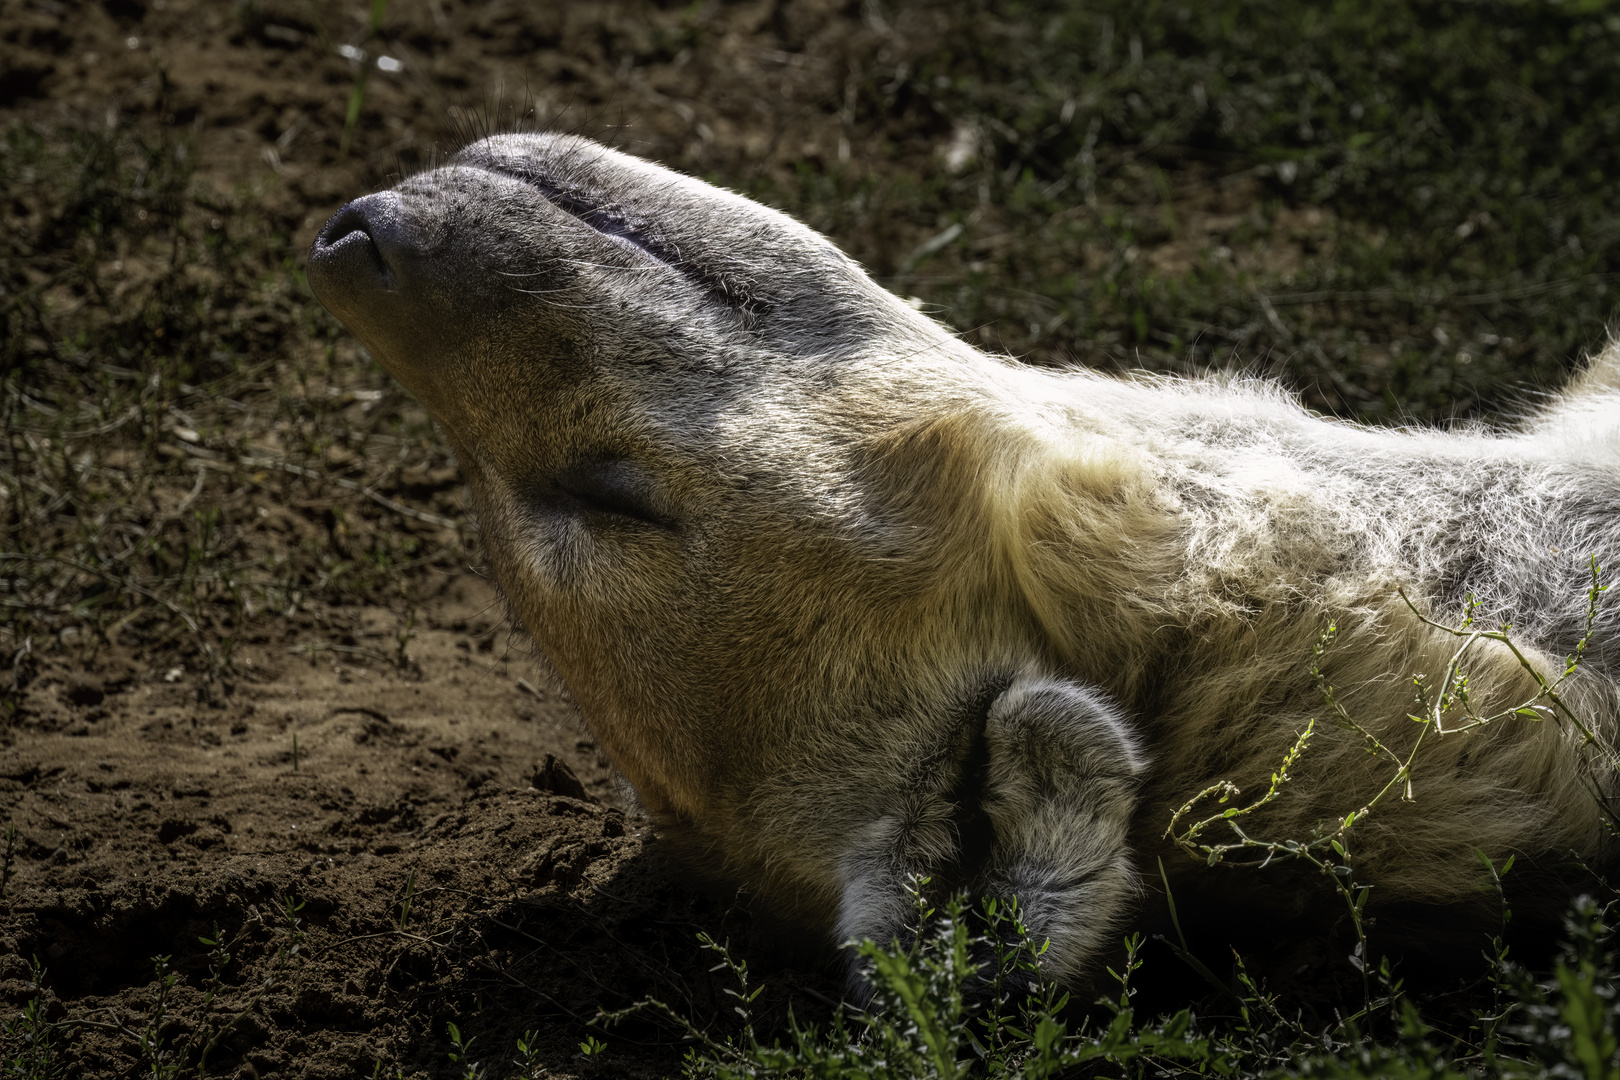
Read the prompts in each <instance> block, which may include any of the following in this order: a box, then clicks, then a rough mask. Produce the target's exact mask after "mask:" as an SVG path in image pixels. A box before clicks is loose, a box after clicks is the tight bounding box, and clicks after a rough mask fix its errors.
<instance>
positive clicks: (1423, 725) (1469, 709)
mask: <svg viewBox="0 0 1620 1080" xmlns="http://www.w3.org/2000/svg"><path fill="white" fill-rule="evenodd" d="M1590 568H1591V584H1590V585H1589V586H1588V590H1587V608H1586V625H1585V630H1584V632H1583V633H1582V635H1581V637H1580V639H1579V640H1578V641H1577V643H1576V645H1575V648H1574V650H1573V652H1571V654H1570V655H1569V656H1568V657H1567V658H1566V659H1565V662H1564V667H1563V670H1562V671H1561V672H1560V673H1559V674H1558V675H1557V676H1556V677H1553V678H1550V679H1549V678H1548V677H1547V676H1546V675H1544V674H1543V673H1542V672H1541V671H1539V670H1538V669H1537V668H1536V667H1535V665H1534V664H1532V663H1531V662H1530V659H1529V658H1528V657H1527V656H1525V654H1524V652H1523V651H1522V650H1520V649H1519V647H1518V646H1517V645H1516V644H1515V643H1514V642H1513V640H1512V638H1511V636H1510V635H1509V633H1508V628H1507V627H1502V628H1500V629H1495V630H1492V629H1486V628H1484V627H1480V626H1477V625H1476V624H1475V622H1474V613H1475V611H1476V610H1477V608H1478V603H1477V601H1476V600H1475V599H1474V598H1473V597H1472V596H1470V597H1468V599H1467V602H1466V604H1465V607H1464V614H1463V618H1462V622H1461V625H1460V626H1456V627H1452V626H1447V625H1445V624H1443V623H1439V622H1436V621H1434V620H1433V619H1431V618H1429V617H1428V616H1426V615H1424V614H1423V613H1422V612H1420V611H1419V610H1418V609H1417V607H1416V606H1415V605H1413V604H1412V602H1411V600H1410V599H1408V598H1407V596H1406V594H1405V593H1404V592H1403V593H1401V599H1402V600H1404V601H1406V604H1407V606H1408V607H1409V608H1410V609H1411V611H1412V612H1413V614H1414V615H1416V616H1417V617H1418V618H1419V619H1420V620H1421V621H1422V622H1423V623H1424V624H1425V625H1427V626H1431V627H1434V628H1436V629H1439V630H1442V631H1444V632H1446V633H1448V634H1451V635H1453V636H1454V637H1456V638H1458V639H1460V641H1459V644H1458V646H1457V648H1456V650H1455V651H1454V652H1453V653H1452V655H1451V657H1450V659H1449V660H1448V662H1447V664H1446V669H1445V672H1444V674H1443V676H1442V677H1441V679H1440V682H1439V686H1438V688H1435V687H1433V686H1431V684H1430V680H1429V679H1428V678H1427V677H1426V676H1425V675H1423V674H1419V675H1417V676H1415V677H1414V679H1413V682H1414V685H1415V687H1416V692H1417V698H1416V700H1417V702H1418V704H1419V706H1420V708H1421V715H1413V716H1412V717H1411V719H1412V720H1413V721H1414V722H1416V723H1417V724H1418V725H1419V729H1418V734H1417V737H1416V739H1414V740H1413V743H1412V747H1411V749H1410V750H1408V751H1406V752H1405V753H1400V752H1398V751H1396V750H1395V749H1393V748H1391V747H1390V746H1388V745H1387V744H1386V743H1385V742H1384V741H1382V740H1381V739H1379V738H1378V736H1377V735H1376V734H1374V733H1373V732H1372V731H1371V730H1370V729H1368V728H1367V727H1366V726H1365V725H1363V724H1362V723H1361V722H1360V721H1358V720H1356V719H1355V717H1353V716H1352V715H1351V714H1350V712H1349V711H1348V710H1347V709H1346V708H1345V707H1344V705H1343V704H1342V703H1341V702H1340V701H1339V698H1338V694H1337V692H1336V691H1335V689H1334V687H1333V686H1332V684H1330V683H1329V682H1328V680H1327V678H1326V676H1325V675H1324V674H1323V673H1322V668H1321V661H1322V657H1323V656H1324V655H1325V654H1326V653H1327V651H1328V649H1329V648H1330V647H1331V646H1332V644H1333V642H1334V640H1335V638H1336V636H1337V634H1338V628H1337V626H1335V625H1333V624H1331V623H1330V624H1329V625H1328V627H1327V629H1325V630H1324V631H1323V632H1322V635H1321V638H1320V639H1319V640H1318V641H1317V642H1316V644H1315V645H1314V646H1313V648H1312V661H1311V669H1310V670H1311V674H1312V675H1313V676H1314V677H1315V679H1316V681H1317V685H1318V687H1319V688H1320V690H1321V693H1322V699H1323V701H1324V702H1325V703H1326V705H1327V707H1328V709H1329V710H1330V711H1331V713H1332V715H1333V716H1334V719H1335V720H1336V722H1337V723H1338V725H1339V726H1340V727H1341V728H1343V729H1345V730H1346V731H1350V732H1354V733H1355V734H1357V735H1359V736H1361V737H1362V738H1363V739H1365V740H1366V743H1367V747H1368V750H1369V751H1370V752H1371V753H1373V754H1375V755H1376V756H1377V757H1379V758H1381V759H1383V760H1384V761H1386V762H1387V763H1389V764H1390V765H1391V766H1392V767H1393V770H1392V772H1391V774H1390V777H1389V780H1388V781H1387V782H1386V783H1385V784H1384V785H1383V787H1381V788H1380V789H1379V790H1378V792H1377V793H1376V794H1375V795H1374V796H1373V797H1372V798H1371V799H1369V800H1368V801H1367V803H1366V804H1365V805H1363V806H1361V807H1359V808H1356V809H1352V810H1350V811H1348V812H1347V813H1345V814H1344V815H1343V816H1342V817H1340V818H1339V819H1338V820H1337V821H1336V822H1333V823H1330V824H1326V825H1323V826H1320V827H1318V828H1317V829H1316V830H1315V832H1314V833H1313V834H1312V835H1311V836H1310V837H1308V838H1296V837H1283V838H1280V839H1268V838H1264V837H1260V836H1256V835H1253V834H1252V833H1251V832H1249V831H1248V826H1247V825H1246V819H1249V818H1251V817H1252V816H1254V815H1255V814H1256V813H1257V812H1258V811H1260V810H1262V809H1263V808H1265V807H1266V806H1268V805H1270V804H1271V803H1273V802H1275V801H1276V800H1277V799H1279V798H1281V797H1282V795H1283V792H1284V789H1285V787H1286V785H1287V784H1288V783H1289V781H1290V779H1291V774H1290V772H1289V770H1290V769H1291V768H1292V767H1293V766H1294V765H1295V763H1296V762H1297V761H1298V760H1299V758H1300V756H1301V755H1302V754H1304V753H1305V751H1306V749H1307V748H1308V747H1309V746H1310V742H1311V739H1312V737H1313V735H1314V734H1315V731H1316V721H1315V720H1311V721H1310V722H1308V723H1307V724H1306V725H1305V729H1304V730H1303V731H1301V732H1300V733H1299V736H1298V737H1297V738H1296V740H1295V741H1294V744H1293V745H1292V746H1291V747H1289V749H1288V751H1287V753H1286V754H1285V755H1284V756H1283V760H1282V763H1281V765H1279V766H1278V768H1277V770H1276V771H1275V772H1273V773H1272V774H1271V782H1270V785H1269V786H1268V787H1267V789H1266V791H1265V793H1264V794H1262V795H1261V796H1260V797H1259V798H1257V799H1255V800H1254V801H1253V802H1250V803H1248V804H1246V805H1238V806H1228V807H1226V809H1223V810H1220V811H1217V812H1216V813H1214V814H1211V815H1210V816H1207V817H1204V818H1201V819H1199V820H1196V821H1192V822H1189V823H1187V824H1185V825H1183V824H1182V822H1183V819H1184V818H1186V817H1188V816H1189V815H1190V814H1192V813H1193V811H1194V808H1195V807H1197V806H1199V804H1201V803H1202V802H1204V801H1205V800H1207V799H1210V798H1214V799H1215V800H1216V803H1217V804H1218V805H1219V804H1225V803H1227V802H1229V801H1230V800H1232V799H1234V798H1236V797H1238V796H1240V795H1241V794H1242V792H1241V791H1239V790H1238V788H1237V787H1236V786H1235V785H1234V784H1232V783H1230V782H1229V781H1221V782H1220V783H1217V784H1213V785H1211V786H1210V787H1207V788H1205V789H1204V790H1203V791H1200V792H1199V793H1198V794H1196V795H1194V796H1193V797H1192V798H1191V799H1189V800H1188V801H1187V802H1186V803H1185V804H1183V805H1182V806H1181V807H1180V808H1179V809H1177V810H1176V812H1175V813H1174V814H1173V815H1171V818H1170V825H1169V827H1168V828H1167V829H1166V830H1165V835H1166V836H1167V837H1168V838H1170V839H1172V840H1174V841H1175V843H1176V844H1177V845H1179V846H1180V847H1181V848H1182V849H1183V850H1185V851H1186V852H1188V853H1189V854H1190V855H1192V856H1194V857H1195V858H1199V859H1202V860H1203V861H1205V862H1206V863H1208V864H1209V865H1210V866H1214V865H1216V864H1217V863H1220V862H1222V861H1227V860H1229V859H1230V857H1231V856H1233V855H1237V854H1241V855H1243V856H1245V857H1246V858H1247V859H1248V860H1250V861H1252V862H1253V863H1255V864H1256V865H1258V866H1266V865H1268V864H1270V863H1274V862H1283V861H1287V860H1299V861H1302V862H1305V863H1308V864H1309V865H1311V866H1312V867H1314V868H1315V869H1316V870H1318V871H1320V872H1321V873H1322V874H1323V875H1324V876H1325V877H1326V878H1327V879H1328V880H1329V881H1330V882H1332V884H1333V887H1334V889H1335V890H1337V892H1338V894H1339V896H1340V898H1341V899H1342V900H1343V901H1344V904H1345V908H1346V911H1347V912H1348V914H1349V916H1350V921H1351V926H1352V927H1353V929H1354V931H1355V935H1356V945H1355V950H1354V952H1353V953H1352V954H1351V962H1352V963H1353V964H1354V965H1355V967H1356V969H1357V970H1358V971H1359V972H1360V974H1361V978H1362V990H1363V1007H1362V1012H1361V1013H1358V1014H1356V1016H1355V1017H1352V1019H1353V1020H1354V1019H1359V1018H1360V1017H1361V1016H1362V1015H1365V1014H1366V1013H1369V1012H1371V1011H1372V1010H1373V1009H1375V1008H1383V1007H1387V1006H1389V1005H1390V1004H1392V1003H1393V1001H1394V997H1395V995H1394V987H1393V984H1391V983H1390V981H1389V972H1388V968H1387V963H1385V964H1383V965H1380V966H1379V967H1377V968H1375V967H1374V966H1373V965H1372V962H1371V957H1370V955H1369V954H1368V951H1367V928H1366V921H1365V919H1366V907H1367V900H1368V898H1369V896H1370V895H1371V889H1370V887H1368V886H1366V885H1362V884H1359V883H1358V882H1357V881H1356V880H1355V873H1354V867H1353V861H1352V858H1351V854H1350V837H1351V834H1352V831H1353V830H1354V829H1355V827H1356V825H1357V823H1358V822H1364V821H1366V820H1367V819H1368V818H1369V817H1371V816H1372V815H1373V814H1374V813H1375V812H1376V811H1377V808H1378V807H1379V805H1380V804H1382V803H1384V802H1385V801H1386V800H1388V799H1390V798H1400V799H1405V800H1410V799H1412V797H1413V782H1414V776H1415V774H1416V770H1417V763H1418V759H1419V755H1420V754H1421V753H1422V751H1423V749H1424V746H1425V744H1426V743H1428V742H1430V741H1432V740H1438V739H1442V738H1445V737H1446V736H1455V735H1458V734H1461V733H1463V732H1468V731H1473V730H1476V729H1478V728H1482V727H1485V726H1487V725H1491V724H1499V723H1504V722H1507V721H1510V720H1514V719H1517V720H1519V721H1521V722H1523V721H1543V720H1547V719H1553V718H1556V719H1559V720H1563V721H1566V722H1568V723H1569V724H1570V725H1571V726H1573V727H1574V728H1575V729H1576V730H1577V731H1579V732H1580V733H1581V734H1582V736H1583V737H1584V739H1585V744H1586V746H1588V747H1591V748H1594V749H1595V751H1596V752H1597V753H1598V754H1600V755H1601V756H1602V757H1603V758H1604V759H1605V763H1606V765H1607V767H1608V769H1609V770H1610V771H1611V772H1613V771H1615V770H1616V769H1620V759H1617V758H1616V755H1615V751H1614V749H1613V748H1612V747H1610V746H1609V745H1608V744H1607V743H1606V742H1605V741H1603V740H1602V739H1601V738H1600V737H1599V736H1598V735H1597V733H1595V732H1594V731H1593V730H1592V729H1591V728H1590V727H1589V726H1588V725H1587V724H1586V723H1585V722H1584V721H1583V720H1582V719H1581V718H1580V717H1579V716H1577V715H1576V714H1575V713H1574V712H1573V711H1571V709H1570V708H1569V706H1568V705H1567V704H1566V703H1565V701H1564V699H1563V697H1562V696H1561V695H1560V693H1559V691H1560V690H1561V689H1562V687H1563V686H1564V684H1565V682H1567V681H1568V680H1569V679H1570V678H1571V677H1572V676H1573V675H1574V674H1575V672H1576V671H1577V670H1578V669H1579V667H1580V664H1581V660H1582V658H1583V657H1584V656H1585V654H1586V650H1587V647H1588V645H1589V644H1590V643H1591V640H1592V635H1593V633H1594V632H1595V629H1596V625H1597V613H1598V607H1599V603H1600V601H1601V600H1602V598H1603V595H1604V594H1605V593H1606V592H1607V591H1608V589H1609V586H1608V585H1606V584H1604V583H1603V582H1602V577H1601V574H1602V570H1601V567H1600V566H1599V565H1598V561H1597V559H1596V557H1595V556H1594V557H1593V558H1592V559H1591V561H1590ZM1482 641H1489V642H1495V643H1498V644H1500V645H1503V646H1505V647H1506V648H1507V649H1508V650H1509V651H1510V652H1511V653H1512V655H1513V657H1514V658H1515V659H1516V660H1517V661H1518V663H1519V665H1520V666H1521V667H1522V668H1523V669H1524V670H1525V671H1526V672H1528V673H1529V674H1530V675H1531V677H1532V678H1533V679H1534V680H1535V683H1536V688H1537V689H1536V692H1535V693H1534V694H1533V695H1532V696H1531V697H1530V698H1528V699H1526V700H1523V701H1519V702H1515V703H1512V704H1509V705H1507V706H1506V707H1503V708H1500V709H1497V710H1496V711H1494V712H1489V713H1481V712H1480V711H1479V710H1478V709H1477V708H1476V703H1475V702H1474V700H1473V699H1472V697H1471V696H1470V693H1469V678H1468V667H1467V661H1468V655H1469V652H1470V651H1471V650H1472V649H1473V648H1474V647H1475V645H1477V644H1478V643H1479V642H1482ZM1216 826H1225V828H1226V830H1227V831H1228V832H1229V833H1230V834H1231V839H1228V840H1218V841H1216V840H1207V839H1205V833H1206V832H1207V831H1208V830H1211V829H1214V828H1215V827H1216ZM1178 829H1179V831H1178ZM1482 859H1483V857H1482ZM1483 861H1484V862H1485V865H1486V868H1487V869H1488V870H1489V871H1490V874H1491V878H1492V880H1493V881H1494V882H1495V883H1496V885H1497V887H1498V889H1500V881H1501V874H1503V873H1506V872H1507V870H1508V869H1509V868H1510V867H1511V862H1512V860H1511V859H1510V860H1508V863H1507V864H1506V865H1504V866H1503V868H1502V870H1501V871H1498V870H1497V869H1496V868H1495V867H1494V866H1493V865H1491V863H1490V860H1489V859H1483ZM1375 980H1377V981H1378V982H1380V984H1381V985H1383V986H1384V988H1385V989H1386V991H1387V992H1386V993H1385V994H1384V996H1383V997H1381V998H1378V999H1376V1000H1375V999H1374V997H1373V993H1372V983H1373V981H1375Z"/></svg>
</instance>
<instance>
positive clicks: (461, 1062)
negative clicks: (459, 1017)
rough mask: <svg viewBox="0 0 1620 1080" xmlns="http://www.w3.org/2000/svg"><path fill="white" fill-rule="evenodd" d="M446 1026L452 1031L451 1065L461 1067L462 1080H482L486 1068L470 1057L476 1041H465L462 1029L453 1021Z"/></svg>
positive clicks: (471, 1039)
mask: <svg viewBox="0 0 1620 1080" xmlns="http://www.w3.org/2000/svg"><path fill="white" fill-rule="evenodd" d="M445 1026H446V1027H448V1028H449V1029H450V1054H449V1056H450V1063H451V1064H452V1065H457V1066H459V1067H460V1070H461V1080H480V1078H481V1077H482V1076H483V1075H484V1067H483V1065H481V1064H480V1063H478V1062H477V1061H475V1060H473V1059H472V1057H471V1056H469V1055H470V1053H471V1051H472V1044H473V1043H474V1042H475V1041H476V1040H474V1039H473V1038H471V1037H469V1038H466V1039H463V1038H462V1037H461V1029H460V1028H459V1027H457V1026H456V1024H455V1021H453V1020H452V1021H447V1022H446V1024H445Z"/></svg>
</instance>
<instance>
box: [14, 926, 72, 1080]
mask: <svg viewBox="0 0 1620 1080" xmlns="http://www.w3.org/2000/svg"><path fill="white" fill-rule="evenodd" d="M28 970H29V978H28V982H29V986H30V987H31V988H32V989H33V990H34V991H36V992H35V994H34V995H33V996H32V997H30V998H29V999H28V1001H27V1003H26V1004H25V1005H24V1006H23V1009H22V1012H20V1013H19V1014H17V1016H16V1017H14V1018H13V1019H11V1020H8V1021H6V1022H5V1023H4V1024H3V1025H0V1042H3V1043H4V1047H5V1050H4V1057H3V1059H0V1068H3V1069H4V1076H5V1077H6V1080H56V1078H58V1077H62V1076H65V1075H66V1074H65V1067H64V1065H63V1064H62V1063H61V1061H60V1060H59V1059H58V1056H57V1053H56V1042H57V1037H58V1035H59V1034H60V1032H61V1026H60V1025H59V1024H53V1023H51V1022H50V1021H49V1020H47V1019H46V1017H45V995H44V986H45V969H44V968H43V967H42V966H40V962H39V957H37V956H36V957H34V958H33V959H32V960H31V961H30V962H29V967H28Z"/></svg>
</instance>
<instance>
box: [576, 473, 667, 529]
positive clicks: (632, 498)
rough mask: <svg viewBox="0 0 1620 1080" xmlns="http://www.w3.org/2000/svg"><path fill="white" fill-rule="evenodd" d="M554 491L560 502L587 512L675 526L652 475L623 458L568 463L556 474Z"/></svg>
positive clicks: (645, 522) (664, 527) (662, 526)
mask: <svg viewBox="0 0 1620 1080" xmlns="http://www.w3.org/2000/svg"><path fill="white" fill-rule="evenodd" d="M556 491H557V494H558V496H560V500H561V501H564V502H572V503H573V504H575V506H577V508H578V509H580V510H582V511H584V512H585V513H586V514H588V515H600V516H602V517H605V518H613V519H619V520H621V521H622V520H628V521H633V522H638V523H640V524H644V525H652V526H656V527H658V528H660V529H672V528H674V527H675V523H674V521H673V520H672V518H671V517H670V515H669V513H668V511H667V508H666V507H665V506H664V502H665V500H663V499H662V498H660V497H659V491H658V487H657V485H656V484H655V483H654V482H653V481H652V478H651V477H649V476H648V475H647V473H646V472H645V471H644V470H643V469H641V468H640V467H639V466H636V465H635V464H633V463H631V462H628V461H625V460H623V459H610V460H597V461H591V462H584V463H581V464H578V465H573V466H569V467H568V468H566V469H564V470H563V471H562V472H561V473H560V474H559V475H558V477H557V480H556Z"/></svg>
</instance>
